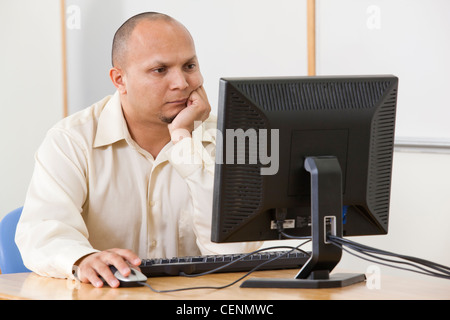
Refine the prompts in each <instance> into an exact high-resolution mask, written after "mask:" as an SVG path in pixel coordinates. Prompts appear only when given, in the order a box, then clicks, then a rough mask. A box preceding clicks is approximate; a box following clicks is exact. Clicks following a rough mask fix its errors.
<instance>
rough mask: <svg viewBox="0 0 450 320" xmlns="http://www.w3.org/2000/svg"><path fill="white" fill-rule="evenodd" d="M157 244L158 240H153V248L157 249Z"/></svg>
mask: <svg viewBox="0 0 450 320" xmlns="http://www.w3.org/2000/svg"><path fill="white" fill-rule="evenodd" d="M157 244H158V242H157V241H156V240H153V241H152V245H151V246H152V247H153V248H154V247H156V245H157Z"/></svg>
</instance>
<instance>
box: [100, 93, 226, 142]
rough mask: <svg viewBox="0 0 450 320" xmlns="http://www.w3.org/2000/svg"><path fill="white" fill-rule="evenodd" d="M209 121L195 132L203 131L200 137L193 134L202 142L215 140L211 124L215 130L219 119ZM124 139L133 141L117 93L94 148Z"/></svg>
mask: <svg viewBox="0 0 450 320" xmlns="http://www.w3.org/2000/svg"><path fill="white" fill-rule="evenodd" d="M208 120H209V121H206V122H204V123H203V124H202V126H200V127H199V128H197V129H196V130H195V131H198V130H201V131H200V134H199V135H196V134H195V133H194V134H193V136H194V137H195V136H197V137H199V138H200V141H204V142H212V141H214V140H215V137H213V136H212V135H211V134H210V130H208V129H211V128H210V127H211V124H213V127H214V128H215V121H217V119H216V118H215V116H210V118H209V119H208ZM123 139H125V140H127V141H128V140H132V139H131V136H130V133H129V132H128V126H127V122H126V121H125V118H124V116H123V112H122V104H121V102H120V95H119V92H118V91H116V92H115V93H114V95H113V96H111V99H110V100H109V101H108V102H107V103H106V105H105V107H104V108H103V110H102V112H101V113H100V117H99V119H98V124H97V132H96V135H95V140H94V145H93V147H94V148H98V147H102V146H106V145H111V144H113V143H115V142H117V141H120V140H123Z"/></svg>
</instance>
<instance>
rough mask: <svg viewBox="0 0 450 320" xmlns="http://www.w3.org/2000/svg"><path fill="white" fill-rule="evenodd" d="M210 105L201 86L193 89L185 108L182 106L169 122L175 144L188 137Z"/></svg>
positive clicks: (202, 119)
mask: <svg viewBox="0 0 450 320" xmlns="http://www.w3.org/2000/svg"><path fill="white" fill-rule="evenodd" d="M210 112H211V106H210V104H209V101H208V97H207V95H206V91H205V89H204V88H203V86H200V87H199V88H197V89H196V90H194V91H193V92H192V93H191V95H190V96H189V99H188V102H187V104H186V108H184V109H183V110H182V111H181V112H180V113H179V114H178V115H177V116H176V117H175V119H174V120H173V121H172V123H171V124H169V126H168V128H169V132H170V136H171V139H172V142H173V143H174V144H175V143H177V142H178V141H180V140H181V139H183V138H186V137H190V136H191V133H192V131H193V130H194V129H195V128H194V125H195V122H196V121H198V122H199V123H200V122H203V121H205V120H206V119H207V118H208V116H209V113H210Z"/></svg>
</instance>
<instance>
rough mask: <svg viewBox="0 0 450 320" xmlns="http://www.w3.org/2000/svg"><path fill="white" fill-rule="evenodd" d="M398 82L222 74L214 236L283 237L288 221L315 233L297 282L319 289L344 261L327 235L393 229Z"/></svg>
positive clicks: (292, 230)
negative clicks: (227, 76)
mask: <svg viewBox="0 0 450 320" xmlns="http://www.w3.org/2000/svg"><path fill="white" fill-rule="evenodd" d="M397 86H398V79H397V78H396V77H395V76H391V75H376V76H313V77H286V78H223V79H221V80H220V92H219V106H218V125H217V129H218V140H217V146H216V166H215V178H214V195H213V221H212V236H211V239H212V241H214V242H220V243H221V242H242V241H261V240H277V239H280V234H281V233H280V226H282V228H283V230H284V232H285V233H288V234H290V235H292V236H296V237H306V236H311V237H312V239H313V245H312V256H311V258H310V260H309V261H308V263H307V264H306V265H305V266H304V267H303V269H302V270H301V271H300V273H299V275H297V277H296V280H297V279H305V278H309V279H314V278H315V279H320V281H315V284H314V286H316V285H317V286H319V287H320V286H321V285H322V284H320V283H322V281H321V280H322V279H321V278H324V279H328V280H330V278H329V276H330V275H329V272H331V270H332V269H333V268H334V266H335V265H336V264H337V263H338V262H339V260H340V257H341V251H340V249H339V248H337V247H335V246H334V245H332V244H330V243H328V242H327V240H326V236H327V234H330V233H331V234H333V235H337V236H356V235H377V234H386V233H387V231H388V220H389V203H390V188H391V173H392V158H393V145H394V131H395V116H396V102H397ZM323 269H325V275H324V273H323ZM326 273H328V275H327V274H326ZM354 281H356V280H354ZM358 281H361V279H360V278H359V280H358ZM338 282H339V283H341V284H343V283H346V282H345V281H344V282H342V281H338ZM295 283H296V282H295ZM295 283H294V284H282V285H281V284H280V283H279V282H275V283H272V282H269V283H263V284H255V286H261V287H264V286H283V287H284V286H291V285H293V286H297V284H295ZM308 283H310V282H308ZM328 283H331V281H328ZM348 284H350V283H348ZM308 285H309V284H306V286H308ZM344 285H346V284H344ZM252 286H253V285H252ZM331 286H335V284H331Z"/></svg>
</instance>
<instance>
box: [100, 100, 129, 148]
mask: <svg viewBox="0 0 450 320" xmlns="http://www.w3.org/2000/svg"><path fill="white" fill-rule="evenodd" d="M128 135H129V133H128V129H127V123H126V121H125V118H124V116H123V112H122V105H121V103H120V96H119V92H118V91H116V93H115V94H114V95H113V96H112V97H111V99H110V100H109V101H108V102H107V103H106V105H105V107H104V108H103V110H102V112H101V114H100V117H99V119H98V124H97V132H96V135H95V140H94V145H93V147H94V148H97V147H102V146H106V145H110V144H113V143H114V142H117V141H119V140H122V139H126V138H127V136H128Z"/></svg>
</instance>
